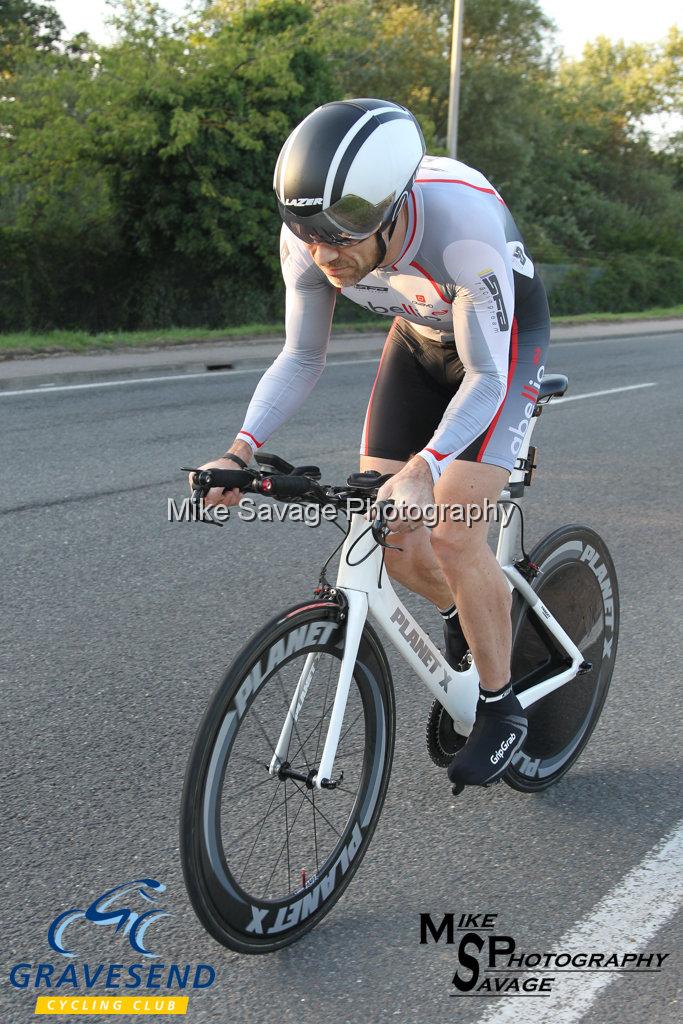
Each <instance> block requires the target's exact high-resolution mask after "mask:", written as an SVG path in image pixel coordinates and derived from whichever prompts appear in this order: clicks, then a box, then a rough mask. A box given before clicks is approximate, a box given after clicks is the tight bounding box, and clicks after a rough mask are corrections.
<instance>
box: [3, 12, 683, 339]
mask: <svg viewBox="0 0 683 1024" xmlns="http://www.w3.org/2000/svg"><path fill="white" fill-rule="evenodd" d="M113 10H114V23H115V27H116V29H117V40H116V42H115V43H114V44H112V45H109V46H97V45H96V44H95V43H94V42H93V41H92V40H90V39H88V37H87V36H85V35H79V36H76V37H75V38H73V39H65V38H64V30H63V26H62V24H61V22H60V21H59V18H58V17H57V15H56V13H55V11H54V9H53V8H52V6H51V5H50V4H49V3H36V2H33V0H4V2H3V7H2V15H1V19H0V54H1V56H2V64H1V66H0V67H1V70H0V76H1V82H0V328H5V329H8V328H12V329H16V328H29V329H31V328H46V327H50V326H60V327H62V326H67V327H69V326H71V327H77V326H78V327H83V326H85V327H87V328H90V329H102V328H112V327H128V328H131V327H138V326H139V327H149V326H163V325H168V324H171V323H175V324H178V325H185V324H186V325H202V324H203V325H207V326H213V325H221V324H228V323H237V322H247V321H253V320H258V319H263V318H264V317H268V316H274V315H276V314H277V312H278V310H279V308H280V307H279V303H280V302H281V285H280V281H279V271H278V268H277V259H276V256H277V234H278V226H279V222H278V218H277V215H276V212H275V206H274V202H273V199H272V191H271V183H272V169H273V165H274V162H275V159H276V156H277V153H278V151H279V148H280V146H281V144H282V142H283V140H284V138H285V137H286V135H287V133H288V132H289V131H290V130H291V128H292V127H293V126H294V125H295V124H296V123H297V122H298V121H299V120H300V119H301V118H302V117H303V116H304V115H305V114H306V113H308V112H309V111H310V110H311V109H312V108H313V107H315V106H316V105H318V104H320V103H323V102H326V101H328V100H330V99H334V98H339V97H343V96H349V95H377V96H384V97H386V98H388V99H393V100H396V101H398V102H401V103H405V104H406V105H407V106H408V107H410V108H411V109H412V110H413V111H414V112H415V114H416V115H417V116H418V118H419V120H420V122H421V124H422V126H423V129H424V131H425V135H426V137H427V140H428V146H429V149H430V151H431V152H441V153H443V152H445V144H446V125H447V113H448V62H449V51H450V40H451V23H450V18H451V12H452V4H451V2H450V0H403V2H401V0H398V2H394V3H390V2H388V0H375V2H373V3H372V4H369V3H367V0H192V2H191V3H190V4H188V12H187V15H186V16H185V17H183V18H180V19H173V18H171V17H170V16H169V15H167V14H166V13H165V12H164V10H163V6H161V5H160V4H159V3H157V2H156V0H117V2H115V3H114V5H113ZM682 57H683V40H682V37H681V33H680V32H678V31H677V30H676V29H672V30H671V31H670V33H669V34H668V35H667V37H666V38H665V39H664V40H663V41H662V42H661V43H659V44H656V45H655V44H650V45H642V44H637V45H630V46H627V45H625V44H623V43H618V42H617V43H614V42H610V41H609V40H607V39H604V38H599V39H597V40H595V41H594V42H593V43H592V44H591V45H590V46H587V47H586V49H585V51H584V54H583V56H582V58H581V59H580V60H576V61H568V60H564V59H562V57H561V54H559V53H558V52H557V51H556V50H554V49H553V35H552V24H551V23H550V22H549V20H548V19H547V17H546V16H545V15H544V14H543V12H542V10H541V8H540V6H539V4H538V3H537V2H536V0H468V2H467V4H466V7H465V31H464V44H463V74H462V89H461V117H460V129H459V156H460V158H461V159H463V160H465V161H466V162H467V163H471V164H473V165H474V166H476V167H479V168H480V169H481V170H482V171H483V172H484V173H485V174H486V175H487V176H488V177H490V178H491V179H492V180H493V181H494V183H495V184H496V186H497V187H498V188H499V189H500V190H501V191H502V192H503V194H504V196H505V198H506V200H507V201H508V203H509V205H510V207H511V209H512V210H513V213H514V214H515V217H516V219H517V220H518V222H519V223H520V226H521V227H522V228H523V230H524V233H525V237H526V240H527V243H528V244H529V247H530V249H531V251H532V253H533V255H534V257H535V259H536V260H537V261H538V260H541V261H548V262H556V263H561V264H564V265H566V266H567V267H568V268H569V267H573V270H571V271H570V272H568V273H567V274H566V275H565V279H564V282H563V283H562V284H561V285H559V286H558V288H557V289H556V290H555V291H554V292H553V307H554V308H555V309H556V310H557V311H558V312H559V311H572V310H576V311H578V310H579V308H580V307H581V308H598V307H600V308H609V303H621V304H622V307H623V308H638V305H639V304H644V305H647V304H648V303H649V302H652V303H653V304H654V298H653V297H655V296H656V301H657V302H659V301H660V298H661V295H660V293H662V292H663V291H666V289H667V288H668V291H667V295H669V299H668V301H670V302H677V301H678V302H680V301H681V300H682V299H683V295H681V286H682V284H681V281H682V277H683V274H682V273H681V267H683V198H682V191H683V135H679V136H676V135H675V134H671V136H670V138H669V139H668V141H667V142H666V143H665V144H662V143H659V144H657V145H655V142H654V140H653V137H652V129H651V126H650V122H649V121H648V118H650V117H651V116H652V115H653V114H659V115H661V114H666V115H668V116H671V115H673V114H675V113H676V112H679V113H680V111H681V88H682V81H683V72H682ZM584 265H591V266H593V267H597V268H598V269H593V270H589V271H588V272H586V271H585V270H584ZM663 282H668V283H667V285H666V288H665V287H664V283H663ZM669 292H670V293H671V294H669Z"/></svg>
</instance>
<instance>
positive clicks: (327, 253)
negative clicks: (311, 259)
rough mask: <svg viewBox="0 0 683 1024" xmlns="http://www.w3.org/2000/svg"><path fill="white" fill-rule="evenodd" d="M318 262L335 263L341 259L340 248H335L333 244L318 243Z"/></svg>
mask: <svg viewBox="0 0 683 1024" xmlns="http://www.w3.org/2000/svg"><path fill="white" fill-rule="evenodd" d="M315 256H316V260H315V261H316V263H319V264H321V265H322V264H327V263H334V261H335V260H338V259H339V249H333V248H332V246H331V245H323V244H321V245H317V246H316V252H315Z"/></svg>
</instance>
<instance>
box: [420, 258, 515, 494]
mask: <svg viewBox="0 0 683 1024" xmlns="http://www.w3.org/2000/svg"><path fill="white" fill-rule="evenodd" d="M501 249H502V251H501ZM444 263H445V266H446V270H447V272H448V273H449V275H450V277H451V280H452V281H453V282H454V283H455V296H454V299H453V331H454V334H455V344H456V347H457V350H458V355H459V356H460V359H461V361H462V364H463V366H464V368H465V376H464V377H463V381H462V384H461V385H460V387H459V388H458V390H457V392H456V394H455V395H454V397H453V399H452V401H451V402H449V404H448V406H447V408H446V411H445V413H444V414H443V417H442V419H441V422H440V423H439V426H438V427H437V428H436V430H435V432H434V435H433V436H432V438H431V440H430V441H429V442H428V443H427V444H426V445H425V447H424V448H423V450H422V451H421V452H418V454H419V455H420V456H421V457H422V458H423V459H424V460H425V461H426V462H427V463H428V465H429V468H430V469H431V471H432V477H433V479H434V482H436V481H437V480H438V478H439V477H440V476H441V474H442V473H443V471H444V470H445V468H446V466H448V465H449V464H450V463H451V462H452V461H453V460H454V459H455V458H457V456H458V455H459V454H460V453H461V452H462V451H464V449H465V448H467V447H468V445H470V444H471V443H472V441H474V440H475V439H476V438H477V437H479V435H480V434H482V433H483V432H484V431H485V430H486V428H487V427H488V426H489V425H490V424H491V422H492V420H493V418H494V416H495V415H496V413H497V412H498V409H499V408H500V406H501V404H502V402H503V399H504V398H505V393H506V388H507V375H508V357H509V350H510V333H511V326H512V319H513V316H514V301H515V298H514V284H513V276H512V268H511V266H510V258H509V256H508V254H507V250H506V248H505V247H504V242H503V245H502V246H501V247H500V248H499V247H498V246H494V245H490V244H489V243H487V242H483V241H479V240H469V239H468V240H462V241H458V242H453V243H452V244H451V245H449V246H448V247H447V248H446V250H445V252H444Z"/></svg>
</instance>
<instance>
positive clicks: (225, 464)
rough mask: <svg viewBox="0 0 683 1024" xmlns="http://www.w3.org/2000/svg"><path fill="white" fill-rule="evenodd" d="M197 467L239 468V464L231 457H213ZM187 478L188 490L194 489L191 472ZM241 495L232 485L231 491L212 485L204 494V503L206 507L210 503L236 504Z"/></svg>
mask: <svg viewBox="0 0 683 1024" xmlns="http://www.w3.org/2000/svg"><path fill="white" fill-rule="evenodd" d="M199 469H239V466H238V465H236V463H234V462H233V461H232V459H214V460H213V462H205V463H204V465H203V466H200V467H199ZM188 480H189V484H190V490H194V485H193V483H192V474H191V473H190V475H189V477H188ZM241 497H242V492H241V491H240V490H239V488H238V487H233V489H232V490H231V491H227V490H224V488H222V487H212V488H211V490H210V491H209V492H208V493H207V494H206V495H205V496H204V505H205V506H206V507H207V508H208V507H209V506H211V505H238V504H239V500H240V498H241Z"/></svg>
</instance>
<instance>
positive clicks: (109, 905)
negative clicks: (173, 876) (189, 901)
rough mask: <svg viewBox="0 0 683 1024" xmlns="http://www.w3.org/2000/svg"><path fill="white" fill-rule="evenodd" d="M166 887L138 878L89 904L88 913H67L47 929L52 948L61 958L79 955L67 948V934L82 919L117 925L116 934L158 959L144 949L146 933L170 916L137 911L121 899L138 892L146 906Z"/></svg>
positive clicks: (77, 911) (151, 911)
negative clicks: (153, 924)
mask: <svg viewBox="0 0 683 1024" xmlns="http://www.w3.org/2000/svg"><path fill="white" fill-rule="evenodd" d="M165 889H166V886H165V885H163V883H161V882H157V881H155V880H154V879H153V878H139V879H138V880H137V881H135V882H125V883H124V884H123V885H117V886H115V887H114V888H113V889H108V890H107V892H105V893H102V895H101V896H98V897H97V899H96V900H93V902H92V903H91V904H90V906H89V907H88V908H87V910H66V911H64V913H62V914H59V916H58V917H56V918H55V919H54V921H53V922H52V924H51V925H50V927H49V928H48V932H47V938H48V942H49V943H50V946H51V947H52V949H54V950H55V952H56V953H61V954H62V956H76V953H75V952H73V951H72V950H70V949H67V948H66V946H65V938H64V932H65V931H66V929H67V927H68V926H69V925H71V924H72V923H73V922H74V921H77V920H79V919H82V920H85V921H89V922H90V923H91V924H96V925H114V926H115V930H116V932H117V933H118V932H121V933H122V934H123V935H127V936H128V940H129V942H130V944H131V946H132V947H133V949H134V950H135V951H136V952H137V953H141V954H142V955H143V956H149V957H154V956H157V954H156V953H153V952H152V951H151V950H149V949H148V948H147V947H146V946H145V932H146V931H147V929H148V928H149V926H150V925H151V924H152V922H153V921H157V920H158V919H159V918H160V917H168V916H169V915H168V911H166V910H157V909H154V910H145V911H144V912H143V913H138V912H137V911H136V910H133V909H131V908H130V907H128V906H126V905H125V903H124V904H123V905H122V902H121V901H122V900H123V899H124V897H126V896H128V895H129V894H132V893H135V894H136V895H137V896H139V897H141V898H142V899H143V900H145V901H146V902H147V903H154V902H155V901H156V895H155V894H156V893H162V892H164V891H165Z"/></svg>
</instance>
